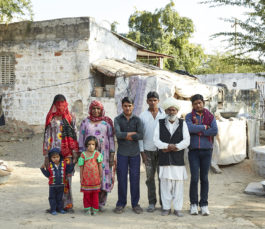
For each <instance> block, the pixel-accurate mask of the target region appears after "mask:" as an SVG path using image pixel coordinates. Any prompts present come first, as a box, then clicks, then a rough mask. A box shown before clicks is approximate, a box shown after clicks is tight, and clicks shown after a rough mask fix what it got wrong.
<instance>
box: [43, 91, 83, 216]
mask: <svg viewBox="0 0 265 229" xmlns="http://www.w3.org/2000/svg"><path fill="white" fill-rule="evenodd" d="M52 148H60V149H61V152H62V156H63V158H64V161H65V162H66V163H67V164H72V163H76V161H77V153H78V142H77V135H76V129H75V119H74V117H73V115H72V114H71V113H70V112H69V110H68V103H67V102H66V99H65V97H64V96H63V95H61V94H58V95H56V96H55V97H54V100H53V103H52V106H51V108H50V111H49V113H48V114H47V116H46V123H45V132H44V141H43V156H44V157H45V159H44V163H45V165H46V167H48V166H49V158H48V151H49V150H50V149H52ZM72 175H73V173H72V174H68V176H67V179H66V184H65V188H64V196H63V202H64V209H65V210H67V211H69V212H72V211H73V209H72V208H73V198H72V190H71V184H72Z"/></svg>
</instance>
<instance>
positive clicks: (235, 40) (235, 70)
mask: <svg viewBox="0 0 265 229" xmlns="http://www.w3.org/2000/svg"><path fill="white" fill-rule="evenodd" d="M234 19H235V23H234V24H233V25H232V28H233V27H235V38H234V46H235V48H234V54H235V59H236V58H237V25H238V23H237V19H236V18H234ZM234 72H235V73H237V63H236V61H235V66H234Z"/></svg>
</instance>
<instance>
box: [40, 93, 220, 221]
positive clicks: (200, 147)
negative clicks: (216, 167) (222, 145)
mask: <svg viewBox="0 0 265 229" xmlns="http://www.w3.org/2000/svg"><path fill="white" fill-rule="evenodd" d="M146 101H147V104H148V109H147V110H146V111H144V112H143V113H141V114H140V116H139V117H138V116H136V115H134V114H133V109H134V102H133V100H132V99H131V98H129V97H124V98H123V99H122V110H123V112H122V113H121V114H120V115H118V116H117V117H116V118H115V119H114V124H113V122H112V120H111V119H110V118H109V117H107V116H106V115H105V111H104V107H103V105H102V104H101V103H100V102H99V101H93V102H92V103H91V104H90V107H89V115H88V117H87V118H86V119H84V120H83V121H82V122H81V125H80V131H79V137H78V138H77V131H76V127H75V117H74V116H73V114H71V113H70V112H69V110H68V104H67V102H66V99H65V97H64V96H63V95H57V96H55V98H54V101H53V104H52V106H51V109H50V111H49V113H48V115H47V117H46V124H45V134H44V144H43V155H44V158H45V159H44V164H43V165H42V167H41V170H42V172H43V174H44V175H45V176H46V177H48V178H49V203H50V209H48V211H49V212H50V213H51V214H53V215H56V214H57V212H59V213H62V214H64V213H66V212H73V199H72V191H71V184H72V176H73V174H74V166H75V164H76V163H78V165H79V166H80V185H81V191H82V192H83V194H84V196H83V205H84V210H85V212H86V213H87V214H91V215H95V214H96V213H97V212H98V211H102V210H103V207H104V206H105V204H106V201H107V196H108V193H109V192H110V191H111V190H112V188H113V185H114V177H115V174H116V173H117V181H118V200H117V203H116V207H115V209H114V212H115V213H117V214H121V213H123V212H124V209H125V206H126V205H127V184H128V171H129V180H130V193H131V206H132V210H133V211H134V212H135V213H136V214H140V213H142V212H143V209H142V208H141V207H140V205H139V200H140V185H139V183H140V164H141V157H142V161H143V163H144V165H145V168H146V185H147V190H148V201H149V206H148V208H147V211H148V212H154V211H155V209H156V204H157V202H158V198H157V195H156V185H155V183H156V182H155V175H156V173H157V174H158V182H159V203H160V205H161V208H162V211H161V214H162V215H163V216H166V215H169V214H170V213H171V204H172V205H173V208H174V211H173V214H175V215H176V216H179V217H181V216H183V213H182V212H181V210H182V206H183V193H184V190H183V181H184V180H186V179H187V172H186V168H185V164H184V150H185V149H187V148H189V152H188V158H189V164H190V172H191V181H190V213H191V214H192V215H197V214H198V206H200V208H201V213H202V215H209V214H210V212H209V209H208V191H209V182H208V172H209V168H210V163H211V156H212V148H213V144H212V143H213V137H214V136H215V135H216V134H217V125H216V121H215V118H214V116H213V115H212V114H211V113H210V112H209V111H208V110H207V109H206V108H204V105H205V103H204V99H203V96H202V95H199V94H196V95H194V96H192V98H191V102H192V107H193V109H192V112H191V113H189V114H187V115H186V119H185V120H183V119H180V118H178V111H179V110H180V107H179V104H178V102H177V100H176V99H175V98H173V97H170V98H167V99H166V100H165V101H164V102H163V104H162V107H159V95H158V93H157V92H155V91H151V92H149V93H148V94H147V100H146ZM114 134H115V136H116V138H117V143H118V150H117V155H116V156H115V144H114ZM115 158H116V159H115ZM199 179H200V183H201V192H200V202H199V197H198V182H199Z"/></svg>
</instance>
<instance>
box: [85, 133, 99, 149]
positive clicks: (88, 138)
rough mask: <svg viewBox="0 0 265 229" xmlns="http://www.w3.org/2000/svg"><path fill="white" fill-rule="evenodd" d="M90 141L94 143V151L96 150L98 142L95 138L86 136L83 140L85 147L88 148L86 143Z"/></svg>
mask: <svg viewBox="0 0 265 229" xmlns="http://www.w3.org/2000/svg"><path fill="white" fill-rule="evenodd" d="M90 141H94V142H95V145H96V149H97V148H98V140H97V138H96V137H95V136H88V137H87V138H86V140H85V147H86V148H87V146H88V142H90Z"/></svg>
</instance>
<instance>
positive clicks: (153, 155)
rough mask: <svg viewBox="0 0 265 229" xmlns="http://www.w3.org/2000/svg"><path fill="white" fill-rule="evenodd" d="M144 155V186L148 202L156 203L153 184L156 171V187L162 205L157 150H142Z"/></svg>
mask: <svg viewBox="0 0 265 229" xmlns="http://www.w3.org/2000/svg"><path fill="white" fill-rule="evenodd" d="M144 153H145V155H146V159H147V161H146V165H145V170H146V182H145V184H146V186H147V190H148V201H149V204H154V205H155V204H156V203H157V199H156V184H155V174H156V173H157V177H158V182H159V184H158V187H159V202H160V205H162V202H161V194H160V180H159V165H158V151H147V150H145V151H144Z"/></svg>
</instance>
